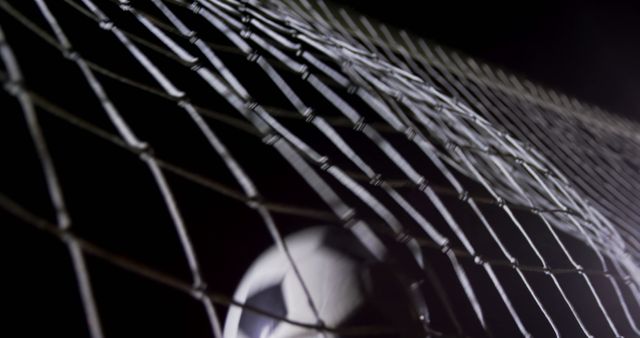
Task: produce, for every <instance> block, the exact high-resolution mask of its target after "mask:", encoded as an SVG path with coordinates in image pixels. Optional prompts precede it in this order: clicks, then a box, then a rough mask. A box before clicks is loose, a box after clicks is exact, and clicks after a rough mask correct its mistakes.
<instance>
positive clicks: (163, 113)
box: [0, 0, 640, 338]
mask: <svg viewBox="0 0 640 338" xmlns="http://www.w3.org/2000/svg"><path fill="white" fill-rule="evenodd" d="M0 8H1V9H2V20H1V21H0V27H1V28H0V56H1V60H2V62H1V64H2V68H0V78H1V80H2V82H3V84H4V89H5V90H4V93H3V100H4V101H3V102H6V103H3V106H6V107H10V109H7V110H5V113H4V114H3V117H2V119H3V122H2V123H1V124H2V125H3V127H2V128H3V133H2V134H3V135H5V136H3V139H2V141H3V142H2V144H3V145H4V146H7V148H11V149H10V150H9V149H8V150H7V151H6V152H5V154H4V155H3V157H4V158H5V160H6V163H7V167H8V169H7V170H8V172H7V174H5V175H2V176H3V178H2V182H3V183H2V184H3V192H2V194H1V195H0V207H1V208H2V210H3V211H4V212H5V216H6V217H7V218H8V219H9V218H10V219H12V220H14V221H17V223H18V225H16V227H15V229H16V230H7V231H12V232H11V234H12V235H11V236H12V237H11V238H16V239H22V240H25V241H29V243H34V245H35V244H39V243H41V242H42V241H44V243H46V244H42V247H41V248H40V249H39V250H38V255H48V252H52V254H51V257H49V258H47V263H46V264H50V265H51V266H52V268H51V269H52V271H55V274H62V272H61V271H66V274H68V275H71V276H73V278H74V280H75V283H71V284H72V285H76V286H77V287H76V288H71V289H72V291H68V287H67V289H64V287H62V286H60V285H68V284H69V283H68V282H69V281H67V280H65V279H64V278H68V277H60V278H62V279H60V285H58V284H55V283H54V282H51V283H52V286H51V288H52V289H54V290H57V291H56V292H62V291H60V290H63V289H64V290H67V291H68V293H67V294H70V293H71V292H75V293H76V296H71V298H73V297H78V302H77V304H76V303H74V304H73V306H75V307H78V308H79V309H80V310H82V312H81V313H82V314H83V316H84V317H85V322H86V324H85V326H82V327H80V328H79V329H78V328H77V327H78V326H79V325H78V324H77V321H74V320H73V319H71V318H66V319H60V318H58V317H56V315H54V314H51V313H46V314H44V316H45V317H51V318H55V321H56V322H57V323H58V326H56V327H57V328H58V329H60V330H63V331H65V332H76V333H79V334H84V332H89V333H90V335H91V337H93V338H98V337H103V336H116V335H119V334H122V333H123V332H126V333H129V334H131V333H132V332H141V333H146V334H148V333H150V332H165V333H166V332H168V331H165V330H169V329H175V330H184V331H180V332H187V333H192V334H194V335H198V336H199V335H201V336H214V337H222V336H223V333H222V328H221V320H220V318H221V317H223V316H224V314H225V313H227V311H228V310H227V309H228V308H229V307H231V308H235V309H243V310H245V311H253V312H258V313H261V314H263V315H265V316H271V317H274V318H278V319H280V320H282V321H286V322H289V323H291V324H293V325H300V326H303V327H307V328H309V329H310V330H316V331H318V332H326V333H332V334H333V333H335V334H341V335H360V336H363V335H364V336H373V335H376V334H386V332H388V331H385V328H380V327H375V326H371V327H367V326H362V327H335V326H332V325H330V324H328V323H325V322H324V321H323V320H322V318H321V316H320V315H319V313H318V311H317V310H316V305H315V303H314V299H312V298H311V296H310V295H309V292H308V291H306V297H307V298H308V300H309V304H310V305H309V306H310V307H311V308H312V310H313V311H314V313H315V321H313V322H301V321H298V320H296V319H295V316H288V317H282V316H278V315H275V314H272V313H269V312H268V311H265V310H264V309H260V308H256V307H253V306H250V305H248V304H245V303H244V300H241V299H233V297H231V296H230V295H231V294H232V290H233V288H234V285H235V284H236V283H237V281H238V279H239V276H241V274H242V271H244V269H245V268H246V267H247V266H248V262H250V261H251V259H252V258H253V257H255V255H254V254H257V253H259V252H260V251H261V250H262V249H263V248H264V247H266V246H267V245H269V243H275V244H276V245H277V247H278V248H279V249H280V250H281V252H282V253H283V254H284V255H285V256H286V257H287V259H288V261H289V262H290V265H291V267H292V268H293V269H294V270H295V271H297V269H296V264H295V257H292V256H291V254H290V253H289V252H288V249H287V246H286V244H285V242H284V241H283V236H285V235H286V234H288V233H290V232H292V231H294V230H295V229H299V228H303V227H305V226H309V225H313V224H319V223H321V224H329V225H332V226H342V227H346V228H347V229H349V230H351V231H352V232H354V233H355V234H358V235H359V236H374V237H376V236H378V237H385V238H387V239H389V238H390V239H392V240H393V241H397V242H399V243H401V244H402V245H404V246H407V247H408V248H409V249H411V250H412V252H414V254H415V255H414V256H415V259H416V261H418V263H420V264H421V265H422V266H423V267H424V270H425V271H424V279H425V282H424V285H423V288H424V289H425V294H426V298H427V299H426V304H427V308H428V313H426V314H425V316H424V321H425V328H426V330H428V331H427V332H428V333H429V334H430V335H433V336H447V337H448V336H451V337H462V336H514V335H522V336H560V335H564V336H588V337H589V336H617V337H621V336H637V335H640V330H639V329H638V327H637V324H636V321H637V318H638V315H639V314H640V308H639V303H638V301H639V300H640V293H639V291H638V283H639V282H640V270H639V269H638V264H637V263H638V259H639V257H640V251H639V250H638V249H639V248H640V246H639V244H640V243H639V242H638V239H639V238H638V236H639V232H638V229H637V228H636V224H638V222H639V221H640V217H639V211H638V209H637V208H636V207H635V206H637V205H638V204H639V201H638V198H637V191H638V177H637V173H638V159H639V158H640V156H638V155H639V154H638V149H640V147H638V143H640V139H639V135H640V133H639V128H638V125H637V124H636V123H633V122H630V121H627V120H624V119H622V118H619V117H615V116H613V115H610V114H608V113H606V112H603V111H601V110H599V109H598V108H595V107H591V106H587V105H585V104H583V103H581V102H578V101H577V100H575V99H570V98H567V97H566V96H564V95H562V94H558V93H555V92H553V91H548V90H545V89H543V88H540V87H538V86H536V85H534V84H532V83H530V82H528V81H526V80H521V79H519V78H517V77H515V76H512V75H509V74H505V73H504V72H502V71H500V70H496V69H494V68H491V67H489V66H486V65H484V64H481V63H479V62H478V61H475V60H473V59H471V58H468V57H465V56H461V55H459V54H457V53H455V52H450V51H445V50H444V49H443V48H441V47H439V46H437V45H435V44H432V43H428V42H425V41H424V40H422V39H420V38H418V37H415V36H412V35H410V34H408V33H406V32H403V31H396V30H394V29H392V28H389V27H386V26H385V25H384V24H381V23H378V22H374V21H372V20H369V19H367V18H365V17H360V16H355V15H353V14H351V13H350V12H347V11H345V10H342V9H339V8H336V7H334V6H333V5H331V4H327V3H324V2H323V1H319V2H315V3H311V2H309V1H307V0H300V1H294V2H290V1H277V0H271V1H264V2H262V1H260V2H258V1H234V0H198V1H193V2H189V1H183V0H149V1H145V2H134V1H124V0H120V1H116V0H64V1H58V2H51V1H49V2H47V1H45V0H34V1H24V2H20V3H19V4H18V3H10V2H8V1H5V0H0ZM9 145H14V146H9ZM14 149H17V150H14ZM5 187H6V188H5ZM43 196H46V198H45V197H43ZM25 225H33V226H34V227H35V228H36V229H38V230H39V231H37V232H25V231H26V230H22V228H25ZM42 234H49V235H53V236H54V237H56V238H58V239H59V240H61V243H63V244H64V249H60V247H58V246H55V245H54V244H50V243H49V242H50V241H47V240H40V239H39V236H42ZM60 250H63V251H67V253H66V254H65V255H66V258H65V257H64V255H62V256H61V255H57V256H56V255H54V254H53V252H58V251H60ZM40 259H42V258H40V257H39V258H37V260H40ZM69 262H71V265H70V267H68V264H69ZM113 267H115V268H117V269H113ZM10 271H11V270H10ZM129 275H131V276H134V277H135V278H137V279H135V280H130V278H134V277H131V276H129ZM27 276H32V278H35V277H33V272H31V274H27ZM297 278H298V279H299V281H300V283H301V284H302V285H304V280H303V278H302V277H301V276H300V274H299V273H298V274H297ZM25 279H27V277H25V278H23V279H22V280H21V281H20V283H19V285H16V286H15V287H16V288H21V287H22V288H26V287H25V285H26V286H29V285H31V284H33V283H34V282H29V281H26V282H25ZM150 285H160V286H161V287H162V289H159V290H155V289H154V291H153V292H151V291H150V294H149V295H146V294H144V292H146V290H151V289H152V288H153V287H154V286H150ZM136 288H137V289H136ZM140 290H143V291H140ZM174 291H178V292H177V293H176V294H178V295H175V294H174ZM154 292H155V293H154ZM151 293H153V295H151ZM130 297H131V298H137V299H138V301H139V305H135V306H134V305H131V304H132V302H133V303H135V302H134V301H133V300H131V299H130ZM71 298H70V299H71ZM174 298H188V299H191V300H195V301H196V302H195V303H196V304H193V303H187V301H183V300H175V301H169V300H167V301H166V302H170V304H171V306H164V307H163V306H158V305H157V304H162V302H163V301H162V300H163V299H174ZM158 299H160V300H158ZM315 301H316V302H317V300H315ZM181 302H182V303H181ZM136 304H138V303H136ZM127 307H130V308H129V309H126V308H127ZM167 307H170V308H171V309H167ZM177 309H179V310H177ZM186 309H188V310H186ZM80 310H77V311H80ZM29 311H31V309H30V310H29ZM139 311H143V312H144V313H145V315H144V317H145V318H147V319H144V318H141V317H143V316H141V315H140V314H139V313H138V312H139ZM155 311H158V313H156V312H155ZM74 313H75V312H74ZM178 313H180V314H178ZM185 313H188V314H189V319H186V318H185V317H187V315H185ZM76 315H77V313H76ZM65 317H73V315H69V316H65ZM76 317H77V316H76ZM74 318H75V317H74ZM123 318H124V319H123ZM131 318H135V319H131ZM162 318H167V320H164V321H163V320H161V319H162ZM61 322H62V324H60V323H61ZM178 322H179V323H181V324H175V323H178ZM64 323H67V324H64ZM172 323H173V324H172ZM172 325H173V326H172ZM70 327H76V329H73V328H70ZM137 327H138V328H137ZM187 327H188V328H187ZM124 328H126V329H124ZM74 330H75V331H74ZM84 330H86V331H84ZM119 330H124V331H119ZM137 330H140V331H137ZM153 330H157V331H153ZM176 332H178V331H176Z"/></svg>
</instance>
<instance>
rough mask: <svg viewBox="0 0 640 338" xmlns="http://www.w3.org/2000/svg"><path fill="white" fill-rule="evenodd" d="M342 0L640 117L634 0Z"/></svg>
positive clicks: (638, 15)
mask: <svg viewBox="0 0 640 338" xmlns="http://www.w3.org/2000/svg"><path fill="white" fill-rule="evenodd" d="M340 3H342V4H345V5H347V6H351V7H353V8H354V9H356V10H358V11H360V12H362V13H364V14H367V15H370V16H373V17H375V18H377V19H379V20H381V21H383V22H387V23H390V24H393V25H394V26H396V27H398V28H404V29H407V30H408V31H411V32H414V33H416V34H418V35H420V36H423V37H425V38H427V39H430V40H433V41H435V42H437V43H440V44H443V45H445V46H447V47H451V48H454V49H457V50H460V51H462V52H464V53H466V54H468V55H470V56H473V57H476V58H478V59H480V60H484V61H486V62H488V63H491V64H494V65H497V66H500V67H503V68H506V69H507V70H510V71H512V72H515V73H517V74H520V75H523V76H524V77H527V78H529V79H531V80H533V81H535V82H538V83H540V84H542V85H544V86H547V87H549V88H552V89H557V90H559V91H561V92H564V93H566V94H568V95H570V96H574V97H577V98H579V99H580V100H583V101H586V102H588V103H592V104H595V105H597V106H600V107H602V108H605V109H607V110H609V111H611V112H614V113H617V114H621V115H623V116H626V117H630V118H632V119H635V120H638V119H640V99H639V98H638V91H639V90H640V5H639V4H638V2H635V1H500V2H498V1H473V2H472V1H469V2H460V1H411V0H397V1H362V0H360V1H358V0H343V1H341V2H340Z"/></svg>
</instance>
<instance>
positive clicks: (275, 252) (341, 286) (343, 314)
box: [224, 227, 424, 338]
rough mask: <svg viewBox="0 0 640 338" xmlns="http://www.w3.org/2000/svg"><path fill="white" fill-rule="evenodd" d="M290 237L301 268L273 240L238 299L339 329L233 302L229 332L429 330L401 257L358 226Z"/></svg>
mask: <svg viewBox="0 0 640 338" xmlns="http://www.w3.org/2000/svg"><path fill="white" fill-rule="evenodd" d="M284 241H285V243H286V247H287V249H288V251H289V253H290V256H291V257H292V258H293V261H294V262H295V266H296V267H297V270H298V271H297V273H296V270H295V269H294V268H293V267H292V265H291V264H290V261H289V260H288V259H287V257H286V255H285V254H284V253H283V251H282V250H280V249H278V248H277V247H276V246H273V247H271V248H269V249H268V250H266V251H265V252H264V253H263V254H262V255H260V257H258V258H257V259H256V260H255V261H254V263H253V264H252V266H251V267H250V268H249V270H248V271H247V272H246V273H245V275H244V277H243V278H242V280H241V282H240V284H239V286H238V288H237V290H236V292H235V294H234V299H236V300H237V301H240V302H242V303H245V304H247V305H249V306H252V307H255V308H258V309H261V310H264V311H266V312H268V313H270V314H273V315H275V316H278V317H283V318H287V319H289V320H294V321H297V322H304V323H309V324H320V323H322V325H324V326H327V327H331V328H337V329H338V332H323V331H320V330H316V329H313V328H306V327H300V326H298V325H294V324H290V323H287V322H284V321H282V320H279V319H277V318H273V317H270V316H266V315H263V314H260V313H257V312H255V311H251V310H249V309H243V308H241V307H238V306H232V307H231V308H230V309H229V313H228V315H227V318H226V322H225V327H224V337H225V338H292V337H340V332H339V329H340V328H346V327H356V326H357V327H363V326H367V327H372V326H375V327H378V328H381V329H384V330H386V332H389V334H387V335H377V334H376V337H383V336H386V337H413V336H424V335H419V333H418V332H420V330H421V323H420V321H421V317H422V316H421V315H420V311H419V310H416V309H415V306H414V302H413V301H412V298H414V297H415V294H411V293H409V292H408V291H407V290H408V289H411V288H407V287H406V285H405V284H406V283H404V281H405V280H406V278H405V277H403V275H402V274H401V273H399V272H398V269H397V266H396V265H397V264H388V262H385V261H384V260H383V261H381V260H380V259H379V258H375V256H374V255H372V253H370V252H369V251H368V250H367V249H366V248H365V246H364V245H362V243H361V242H359V241H358V239H357V237H356V236H354V235H353V234H352V233H351V232H349V231H347V230H344V229H342V228H337V227H314V228H309V229H305V230H302V231H300V232H297V233H295V234H292V235H290V236H288V237H286V238H285V240H284ZM300 279H302V280H303V281H304V285H305V287H306V291H305V287H303V285H302V284H301V283H300ZM413 289H415V288H413ZM414 292H415V290H414ZM309 300H311V301H309ZM314 307H315V310H314Z"/></svg>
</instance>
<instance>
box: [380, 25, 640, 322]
mask: <svg viewBox="0 0 640 338" xmlns="http://www.w3.org/2000/svg"><path fill="white" fill-rule="evenodd" d="M382 28H384V26H382ZM383 31H384V29H383ZM407 41H408V42H410V41H409V40H407ZM393 43H395V41H392V44H393ZM440 52H441V53H439V55H440V56H441V57H442V58H443V59H445V60H448V59H446V58H447V55H446V54H445V53H444V52H442V51H441V50H440ZM453 57H454V58H456V55H455V54H454V55H453ZM456 60H457V61H459V60H460V59H459V58H457V59H456ZM460 63H461V62H460ZM454 69H455V68H454ZM485 69H488V68H485ZM458 83H459V82H458ZM458 83H456V84H458ZM469 87H470V85H469V83H465V84H464V85H463V86H460V87H458V88H462V90H464V88H469ZM482 89H484V88H482ZM489 89H490V87H489ZM472 90H473V87H472ZM490 90H491V89H490ZM456 94H457V95H459V93H456ZM481 95H482V94H481ZM506 99H507V102H508V100H509V99H511V98H510V97H507V98H506ZM514 106H515V107H514ZM481 107H482V106H481ZM518 108H520V107H518V106H517V104H516V105H511V106H510V107H509V108H508V109H493V110H491V111H499V112H502V113H504V114H505V115H507V114H509V113H510V115H513V112H517V111H518ZM529 112H530V111H529ZM541 115H543V116H544V114H541ZM547 115H548V114H547ZM502 125H504V123H502ZM576 134H577V133H576ZM523 139H526V138H523ZM548 139H550V138H547V140H548ZM560 144H567V143H560ZM569 153H570V152H569ZM596 165H599V164H596ZM631 181H632V182H633V181H634V178H632V180H631ZM618 239H619V237H618ZM603 240H606V241H608V240H609V238H603ZM605 243H606V242H605ZM605 249H606V247H605ZM616 269H618V266H617V264H616ZM613 286H614V288H615V290H616V293H617V294H618V297H621V295H620V291H619V288H618V285H617V284H613ZM621 300H622V305H623V308H624V311H625V314H626V316H627V317H628V318H629V320H630V323H631V324H632V326H633V328H634V331H636V333H638V329H637V327H636V326H635V323H634V322H633V320H631V317H630V314H629V311H628V308H627V305H626V302H624V299H622V298H621Z"/></svg>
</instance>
